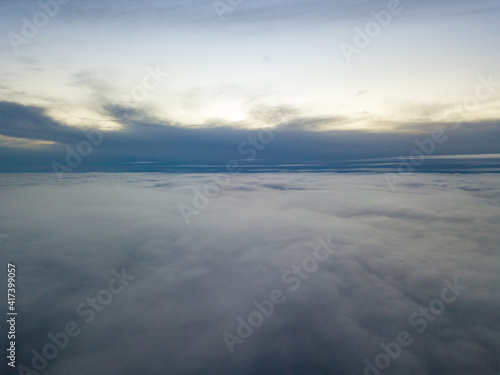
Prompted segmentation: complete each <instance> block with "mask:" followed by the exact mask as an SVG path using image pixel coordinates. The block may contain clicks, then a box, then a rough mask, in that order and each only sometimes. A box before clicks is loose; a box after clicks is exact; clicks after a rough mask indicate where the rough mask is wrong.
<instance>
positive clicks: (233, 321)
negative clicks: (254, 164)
mask: <svg viewBox="0 0 500 375" xmlns="http://www.w3.org/2000/svg"><path fill="white" fill-rule="evenodd" d="M1 181H2V184H1V187H0V199H1V201H2V202H3V203H2V205H3V206H2V207H3V208H2V210H1V212H0V228H1V229H2V232H4V233H8V234H9V236H8V237H7V238H5V239H4V240H3V242H2V244H1V246H2V247H1V254H2V259H5V260H7V261H10V262H13V263H15V264H16V267H17V269H18V279H17V280H18V292H17V293H18V296H19V298H18V309H19V311H20V312H22V314H20V316H19V320H18V329H19V332H20V334H19V337H18V358H17V360H18V364H23V365H25V366H28V367H31V359H32V356H33V355H32V353H31V350H32V349H35V350H37V351H39V352H40V351H42V348H43V347H44V345H46V344H47V343H50V341H49V339H48V337H47V335H48V333H50V332H53V333H55V332H59V331H61V330H63V329H64V325H65V324H66V322H68V321H75V322H77V323H78V324H79V327H80V328H81V329H82V333H81V334H80V335H79V336H78V337H75V338H72V339H71V341H70V343H69V344H68V346H67V348H65V349H64V350H62V351H61V352H60V353H59V354H58V356H57V358H55V359H53V360H50V361H49V365H48V366H47V368H46V370H45V371H44V372H43V373H44V374H60V373H63V372H64V373H71V374H74V375H80V374H81V375H83V374H89V373H102V374H107V375H113V374H122V375H135V374H140V373H148V374H152V375H156V374H165V373H169V374H175V375H177V374H235V373H236V374H252V375H253V374H267V373H269V374H284V373H286V374H297V375H312V374H315V375H319V374H324V375H327V374H328V375H331V374H338V375H344V374H345V375H351V374H362V373H363V369H364V367H365V364H364V360H365V359H368V360H369V361H371V362H373V361H374V358H375V357H376V356H377V355H378V354H379V353H381V352H383V351H382V348H381V346H380V344H381V343H385V344H387V343H389V342H392V341H394V340H395V338H396V336H397V335H398V334H399V333H400V332H402V331H408V332H410V333H411V335H412V338H413V340H414V341H413V343H412V344H411V345H410V346H409V347H407V348H404V349H403V350H402V353H401V355H400V356H399V357H398V358H396V359H394V360H393V361H391V364H390V366H389V368H387V369H386V370H384V371H382V374H398V375H399V374H401V375H402V374H408V373H413V374H426V375H441V374H443V373H449V374H463V375H466V374H467V375H470V374H495V373H498V371H500V362H499V358H500V356H499V354H500V329H499V327H498V321H499V319H500V316H499V311H500V304H499V301H500V299H499V296H500V294H499V293H500V289H499V284H498V267H499V266H500V258H499V253H498V248H499V240H498V235H497V228H498V225H499V224H500V214H499V210H498V207H499V205H500V200H499V197H500V185H499V180H498V177H497V176H495V175H482V176H463V175H414V176H410V177H408V179H407V180H406V181H405V182H403V183H402V184H401V186H400V187H399V189H398V190H397V192H395V193H391V192H388V190H387V188H386V186H385V185H386V182H385V180H384V179H383V177H382V176H381V175H354V174H352V175H335V174H321V175H320V174H299V175H297V174H252V175H240V176H239V177H238V178H237V179H235V181H234V183H232V184H231V186H233V185H234V189H233V188H229V189H227V190H226V191H225V192H224V194H222V195H221V196H220V197H219V198H217V199H216V200H214V201H213V202H212V203H211V205H210V207H209V208H207V209H206V210H205V211H203V212H202V213H201V214H200V215H199V216H198V217H197V218H196V220H193V222H192V224H191V225H185V223H184V221H183V220H182V218H181V217H180V214H179V212H178V209H177V205H178V203H179V202H182V201H189V200H190V199H191V196H192V191H191V187H193V186H202V185H203V184H204V183H205V182H206V181H207V177H206V176H204V175H183V174H182V175H176V174H171V175H165V174H119V175H113V174H105V175H104V174H102V175H100V174H89V175H79V176H78V177H75V178H73V179H68V180H65V181H64V182H63V183H57V182H56V181H54V179H53V178H51V177H50V176H49V175H46V174H38V175H33V174H22V175H10V174H7V175H5V177H2V180H1ZM416 184H419V186H418V187H415V185H416ZM245 187H246V189H245ZM328 235H330V236H331V239H332V241H331V242H332V244H334V245H335V247H334V252H333V254H332V255H330V257H329V258H328V259H326V260H324V261H322V262H319V265H318V269H317V270H316V271H314V272H312V273H310V274H308V275H309V277H308V278H307V279H305V280H301V283H300V287H299V288H298V289H297V290H295V291H291V290H290V286H291V284H287V283H284V281H283V280H282V275H283V273H284V272H285V271H286V270H290V269H291V267H292V266H293V265H300V264H302V262H303V260H304V259H306V258H307V257H308V256H311V255H312V254H313V251H314V248H315V247H316V239H317V238H318V237H321V238H326V237H327V236H328ZM122 267H125V268H126V270H127V272H128V273H129V274H131V275H134V276H135V279H134V280H133V281H131V282H130V285H128V286H127V287H126V288H125V289H124V290H123V292H122V293H120V294H117V295H115V296H114V298H113V300H112V302H111V303H110V304H109V305H107V306H105V307H104V308H103V310H102V311H101V312H99V313H96V317H95V319H94V320H93V321H92V322H90V323H89V324H86V323H85V322H84V318H85V317H84V316H80V315H79V314H77V313H76V311H75V308H76V306H78V304H80V303H81V302H83V301H85V300H86V298H87V297H95V296H96V294H97V293H98V292H99V291H100V290H102V289H103V288H106V287H107V285H108V282H109V280H110V278H111V277H112V274H111V272H110V271H111V270H112V269H117V270H120V269H121V268H122ZM1 276H2V278H1V279H0V286H1V287H2V288H3V287H5V284H4V283H5V280H6V278H5V277H4V276H5V275H4V271H2V275H1ZM455 277H457V278H458V279H457V280H458V283H459V284H460V285H465V286H466V287H467V289H465V290H463V291H462V292H461V294H460V295H459V296H458V297H457V298H456V300H454V301H453V302H451V303H449V304H447V305H446V309H445V311H444V312H442V313H441V314H437V315H436V314H434V315H431V318H433V320H432V321H428V324H427V327H426V329H425V330H424V331H423V332H422V333H418V331H417V328H419V327H420V326H414V325H411V324H410V323H409V316H410V315H411V314H412V313H414V312H415V311H417V310H418V309H419V308H420V306H423V307H428V306H429V304H430V303H431V301H433V300H434V299H436V298H438V299H439V298H440V295H441V292H442V290H443V288H444V287H445V284H443V280H445V279H447V280H449V281H451V282H453V281H454V279H455ZM276 288H280V289H282V290H283V292H284V293H285V295H286V301H285V302H284V303H283V304H281V305H279V306H276V309H275V311H274V313H273V314H272V315H271V316H270V317H268V318H266V319H265V321H264V323H263V324H262V325H261V326H260V327H258V328H256V329H255V331H254V332H253V333H252V335H251V336H250V337H249V338H248V339H246V340H245V341H244V343H242V344H238V345H236V347H235V351H234V353H233V354H230V352H229V350H228V348H227V347H226V345H225V343H224V340H223V337H222V335H223V333H224V332H229V333H231V334H236V329H237V326H238V321H237V318H238V317H242V318H243V319H244V320H246V319H247V318H248V315H249V314H250V313H251V312H252V311H253V310H255V306H254V305H253V303H252V301H254V300H257V301H262V300H265V299H269V295H270V292H271V291H272V290H274V289H276ZM1 361H4V358H2V360H1ZM2 364H3V363H2Z"/></svg>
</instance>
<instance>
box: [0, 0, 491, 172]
mask: <svg viewBox="0 0 500 375" xmlns="http://www.w3.org/2000/svg"><path fill="white" fill-rule="evenodd" d="M231 4H232V5H231ZM499 13H500V4H499V3H498V1H491V0H478V1H454V2H450V1H447V2H445V1H430V0H420V1H417V0H411V1H410V0H404V1H403V0H401V1H397V0H393V1H350V2H345V1H327V0H308V1H298V0H266V1H264V0H242V1H232V3H229V2H226V1H222V0H221V1H214V2H212V1H205V0H203V1H199V0H198V1H190V0H178V1H153V0H148V1H130V0H125V1H106V2H102V1H90V0H88V1H87V0H86V1H78V0H70V1H62V0H61V1H60V2H56V1H55V0H54V1H51V0H47V1H46V2H44V1H43V0H42V1H41V2H37V1H25V2H21V3H20V2H18V1H13V0H4V1H2V2H0V64H1V69H0V155H1V160H0V171H3V172H23V171H31V172H36V171H40V172H41V171H52V170H54V166H53V163H54V162H57V163H60V164H62V165H65V166H66V167H67V168H71V169H72V171H81V172H89V171H90V172H92V171H136V170H137V168H136V166H137V164H138V163H141V164H142V169H139V170H142V171H148V170H163V171H166V170H169V168H171V167H172V166H173V165H175V167H176V168H184V169H185V168H186V166H191V165H197V166H202V165H207V164H209V165H217V166H221V165H225V164H226V163H227V162H228V161H229V160H232V159H235V158H236V159H244V158H245V157H242V156H243V155H241V153H240V152H239V151H238V147H239V145H240V143H241V142H243V141H245V139H247V138H248V136H252V134H254V132H256V131H258V130H259V129H276V128H277V127H280V128H281V129H282V130H283V131H282V132H281V133H280V134H279V136H278V134H277V133H276V137H275V139H276V142H274V141H273V143H272V144H269V146H268V147H267V149H266V150H265V151H264V150H258V151H263V152H261V153H259V155H258V157H256V160H255V162H254V163H253V164H256V163H257V164H259V165H260V164H268V165H269V164H272V165H275V166H282V165H284V164H291V163H294V164H296V163H305V164H308V165H309V166H310V168H313V167H314V166H316V165H318V164H320V165H323V166H324V165H328V168H329V169H330V170H336V169H347V170H356V168H355V167H353V166H352V165H344V164H342V166H339V165H338V164H339V163H343V160H360V159H362V160H364V162H363V163H362V164H363V165H362V166H363V168H372V167H373V164H374V161H373V160H374V159H380V158H386V159H391V163H392V164H391V165H390V168H392V169H397V168H398V166H399V164H398V163H399V162H398V161H397V158H398V157H399V156H404V157H406V156H408V155H409V154H411V152H412V151H413V150H414V149H415V145H414V143H415V141H416V140H417V139H419V137H420V138H422V137H423V138H425V137H429V136H431V134H432V131H433V130H436V129H445V130H447V138H448V139H447V141H446V142H445V143H444V144H442V145H441V144H440V147H438V148H436V150H434V151H433V153H432V155H428V156H436V155H471V154H474V155H477V154H498V153H500V150H499V146H498V144H499V143H498V137H499V132H498V120H499V118H500V107H499V105H498V99H499V95H500V94H499V93H500V90H498V88H499V86H500V83H499V82H500V71H499V70H498V61H499V57H500V51H499V50H498V48H496V47H495V46H496V44H497V42H498V36H499V34H500V30H499V28H500V26H499V25H498V17H499ZM457 121H459V124H458V125H459V126H458V127H456V124H457ZM85 129H87V130H88V129H97V130H98V131H100V132H102V134H103V142H102V144H100V145H99V146H98V147H94V149H93V150H92V152H91V154H90V155H89V156H88V157H87V156H86V157H85V158H83V159H84V160H82V162H81V163H80V164H79V165H78V168H72V167H70V166H69V165H68V164H67V163H66V164H65V163H64V160H65V158H66V156H67V154H68V151H67V147H71V148H72V149H74V150H75V149H76V147H77V145H78V144H79V142H81V141H82V140H86V138H85V136H84V135H83V134H82V130H85ZM312 145H314V146H312ZM94 146H95V145H94ZM83 153H85V152H83ZM257 159H258V160H257ZM429 159H430V158H429ZM492 160H493V161H492ZM492 160H490V161H489V162H488V163H489V164H488V167H487V168H489V169H488V170H489V171H498V170H500V168H499V165H498V164H497V163H496V162H495V160H496V159H492ZM252 161H253V160H252ZM153 164H154V165H155V167H154V168H152V167H151V166H152V165H153ZM375 164H377V163H375ZM430 164H431V163H427V161H426V163H425V165H423V166H420V168H426V170H434V167H433V166H431V165H430ZM469 167H470V162H469V161H467V163H465V164H464V165H463V166H460V168H462V169H464V170H468V169H469ZM474 168H476V169H478V170H484V168H485V166H484V165H483V164H477V163H476V164H474ZM438 170H440V171H450V170H454V169H453V168H452V167H450V166H449V165H448V164H447V163H441V164H440V166H439V167H438Z"/></svg>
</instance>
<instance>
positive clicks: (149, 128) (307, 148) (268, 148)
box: [0, 102, 500, 171]
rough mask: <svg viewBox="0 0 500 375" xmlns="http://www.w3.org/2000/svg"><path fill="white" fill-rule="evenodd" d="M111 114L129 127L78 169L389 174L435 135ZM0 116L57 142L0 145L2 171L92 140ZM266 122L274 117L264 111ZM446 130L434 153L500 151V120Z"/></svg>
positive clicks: (56, 125)
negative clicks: (236, 168)
mask: <svg viewBox="0 0 500 375" xmlns="http://www.w3.org/2000/svg"><path fill="white" fill-rule="evenodd" d="M105 111H107V112H108V114H109V115H111V116H114V117H115V118H116V120H117V121H118V122H120V123H121V124H122V125H123V128H121V129H120V130H115V131H107V132H103V141H102V143H101V144H100V145H98V147H95V149H93V151H92V153H91V154H90V155H89V156H88V157H85V158H84V160H83V162H82V163H81V165H80V166H79V167H78V171H86V170H87V171H161V170H168V168H173V167H175V168H178V167H183V168H190V170H196V169H197V167H200V168H202V167H204V168H212V169H220V168H221V167H224V166H225V165H226V163H228V162H229V161H231V160H239V161H241V165H242V166H243V167H247V168H251V167H256V166H261V167H262V166H270V167H274V168H280V169H290V170H304V169H310V168H316V169H318V168H319V169H325V168H330V169H343V170H362V169H363V168H365V169H366V168H371V169H373V168H382V169H387V168H389V169H390V168H395V167H397V166H398V163H399V162H398V160H396V159H395V158H397V157H398V156H403V157H408V156H409V155H410V154H411V152H412V151H414V150H415V149H418V148H417V146H416V143H415V141H416V140H421V141H422V140H424V139H426V138H429V137H431V134H432V129H431V126H430V125H429V124H422V125H421V126H420V128H422V129H425V130H421V131H418V130H417V129H418V128H419V126H416V125H415V124H413V125H411V126H408V129H409V131H406V132H404V131H397V132H396V131H395V132H384V133H375V132H363V131H316V130H313V129H314V128H315V127H316V126H317V125H318V124H325V123H332V124H335V123H336V122H337V121H343V119H338V118H331V119H325V118H321V119H315V118H299V117H297V118H292V117H288V116H283V117H282V119H283V122H282V124H281V127H280V128H279V129H278V130H279V131H278V130H276V131H273V132H272V133H271V134H270V135H269V134H267V136H266V135H264V137H263V139H264V138H266V139H267V141H266V142H268V143H263V142H262V141H260V140H259V139H260V138H259V131H258V130H248V129H237V128H233V127H229V126H227V125H225V124H220V125H217V124H211V125H210V126H192V127H180V126H177V125H176V124H172V123H169V122H166V121H164V120H159V119H157V118H151V117H149V116H147V115H145V114H144V113H143V112H141V111H139V110H133V109H130V108H125V107H120V106H116V105H108V106H105ZM0 116H1V117H0V135H4V136H9V137H14V138H21V139H28V140H42V141H53V142H56V143H55V144H53V145H48V146H44V147H37V148H26V147H24V148H19V147H17V148H16V147H14V146H9V143H8V142H3V144H2V145H1V147H0V153H1V154H2V156H3V157H2V159H1V161H0V170H1V171H51V170H52V167H51V163H52V162H53V161H58V162H64V160H65V158H66V155H67V153H68V151H67V148H68V147H70V148H72V149H73V150H74V149H75V148H76V146H77V145H78V144H79V142H81V141H85V140H86V139H87V138H86V136H85V134H84V133H83V132H82V131H81V130H80V129H78V128H75V127H70V126H67V125H64V124H62V123H60V122H58V121H56V120H54V119H52V118H50V117H49V116H48V115H47V114H46V113H45V110H43V109H42V108H38V107H33V106H23V105H20V104H16V103H11V102H1V103H0ZM262 116H270V115H269V113H268V112H263V114H262ZM442 127H443V129H444V130H445V136H446V141H445V142H443V143H442V144H439V145H437V146H436V148H435V150H434V151H433V155H456V154H458V155H467V154H494V153H499V152H500V146H499V145H500V142H499V141H500V128H499V126H498V123H497V122H482V123H470V124H469V123H464V124H463V125H462V126H461V127H460V128H458V129H456V130H453V129H452V128H451V126H449V125H445V124H443V126H442ZM249 137H257V142H258V145H252V144H251V143H250V140H249ZM433 155H431V156H433ZM484 159H485V160H477V159H473V160H447V161H443V160H440V159H429V160H426V162H425V163H424V164H423V165H422V166H420V168H419V169H420V170H424V169H425V168H430V170H440V169H439V168H440V167H442V168H444V169H446V168H450V169H451V170H460V168H466V169H470V168H474V167H478V168H479V167H490V168H496V167H498V165H497V164H498V163H497V160H496V159H493V160H489V159H488V157H485V158H484ZM492 163H493V164H492ZM444 164H446V165H444ZM382 169H381V170H382ZM198 170H202V169H198ZM441 170H443V169H441Z"/></svg>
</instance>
